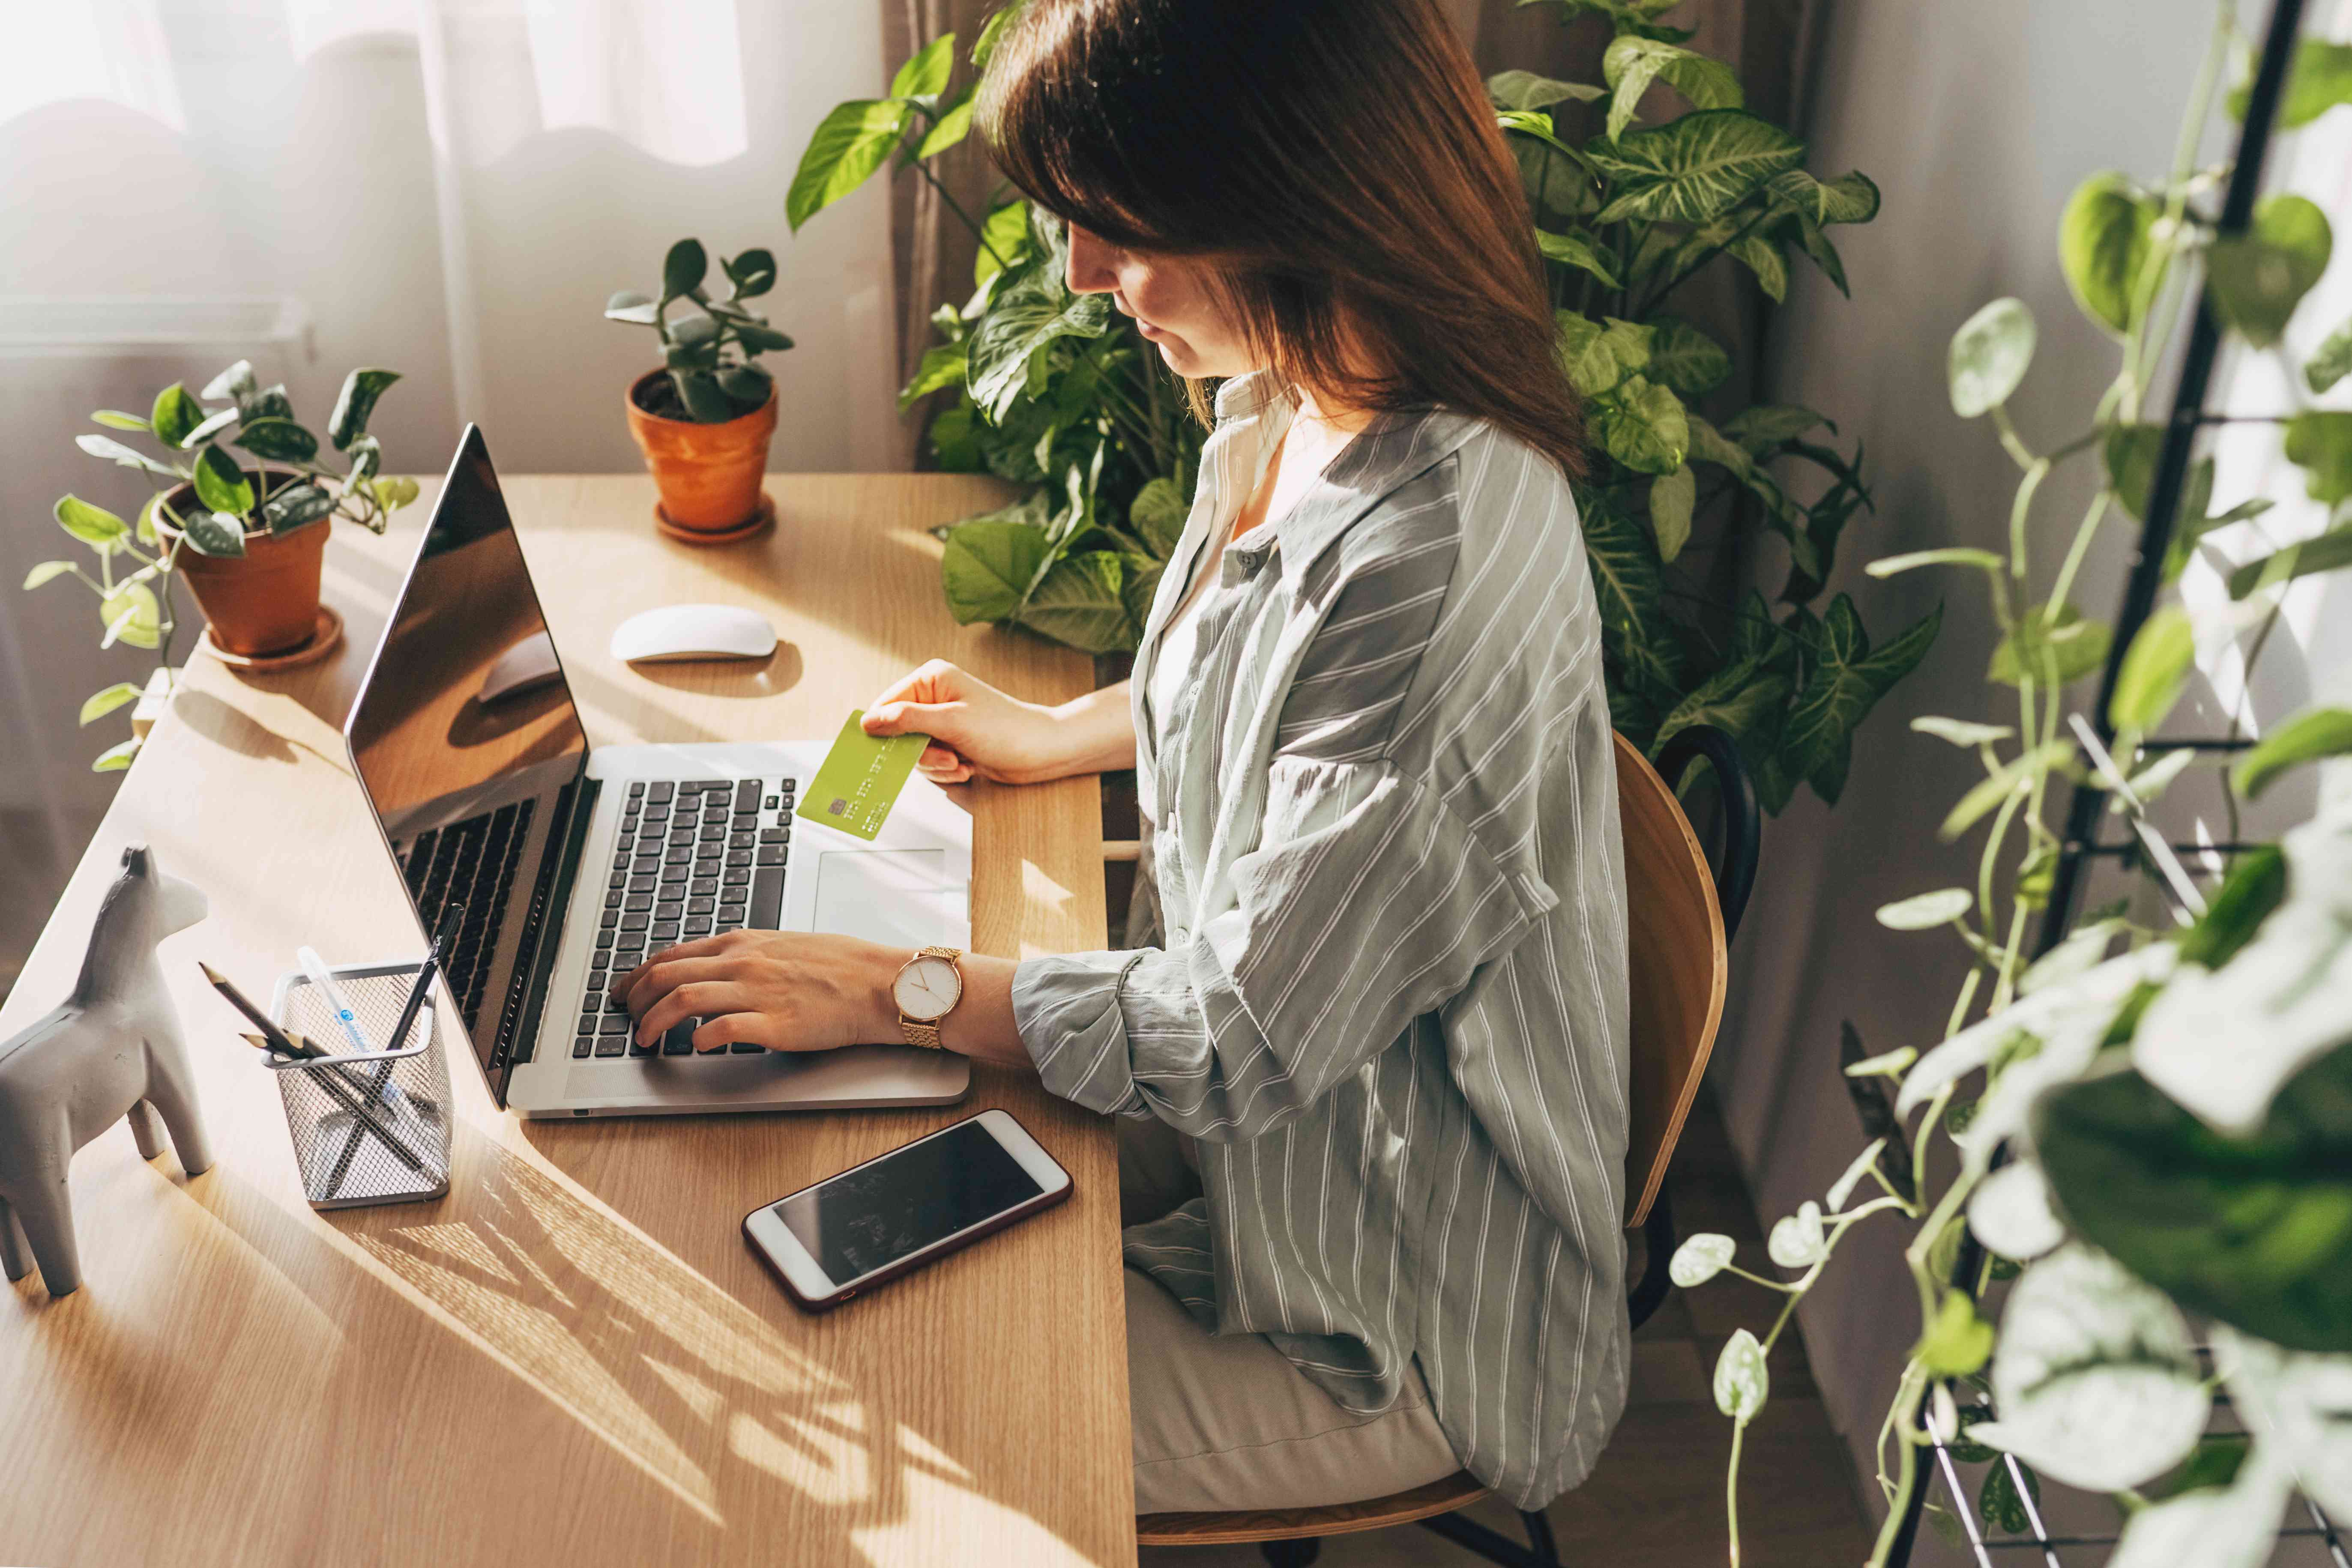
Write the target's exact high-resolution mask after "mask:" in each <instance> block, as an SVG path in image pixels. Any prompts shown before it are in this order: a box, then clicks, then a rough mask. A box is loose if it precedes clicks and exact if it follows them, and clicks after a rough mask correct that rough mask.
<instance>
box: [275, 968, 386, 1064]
mask: <svg viewBox="0 0 2352 1568" xmlns="http://www.w3.org/2000/svg"><path fill="white" fill-rule="evenodd" d="M294 961H295V962H296V963H298V964H299V965H301V966H302V973H303V976H304V977H306V978H308V979H309V980H310V983H311V984H312V985H314V986H316V987H318V988H319V996H320V999H321V1000H323V1001H325V1003H326V1004H327V1006H328V1007H329V1008H331V1009H333V1010H334V1014H335V1019H336V1021H337V1022H339V1023H341V1025H342V1026H343V1036H344V1038H345V1039H347V1040H350V1041H351V1042H352V1050H353V1051H359V1052H361V1053H362V1055H364V1054H367V1053H369V1052H372V1051H374V1050H375V1047H374V1046H373V1045H371V1044H369V1043H368V1037H367V1036H366V1035H365V1034H362V1032H361V1031H360V1020H359V1015H358V1014H357V1013H354V1012H352V1004H351V1003H350V1002H348V1001H346V1000H344V999H343V991H342V988H341V986H338V985H336V984H335V977H334V976H333V975H332V974H331V973H330V972H329V971H328V969H327V961H326V960H325V959H324V958H321V957H320V956H319V950H318V949H317V948H315V947H302V948H298V949H296V951H295V954H294Z"/></svg>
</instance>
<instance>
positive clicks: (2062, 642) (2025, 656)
mask: <svg viewBox="0 0 2352 1568" xmlns="http://www.w3.org/2000/svg"><path fill="white" fill-rule="evenodd" d="M2112 637H2113V633H2112V632H2109V631H2108V629H2107V626H2106V623H2105V622H2102V621H2085V620H2084V619H2083V613H2082V612H2081V611H2079V610H2076V609H2075V608H2074V606H2073V605H2071V604H2062V605H2060V606H2059V607H2058V611H2057V613H2056V614H2055V615H2054V616H2053V617H2052V618H2051V622H2050V624H2048V625H2044V624H2043V623H2042V606H2041V605H2039V604H2036V605H2034V606H2032V608H2030V609H2028V610H2027V611H2026V612H2025V613H2024V614H2022V615H2021V616H2019V617H2018V618H2017V625H2016V626H2015V628H2014V629H2012V630H2011V632H2010V633H2009V635H2008V636H2006V637H2004V638H2002V639H2001V640H2000V646H1999V647H1996V648H1995V649H1994V650H1993V651H1992V662H1991V663H1990V664H1989V665H1987V666H1986V668H1985V679H1986V680H1988V681H1990V682H1992V683H1993V684H1994V685H2003V686H2014V685H2022V684H2023V683H2024V682H2025V681H2027V680H2028V679H2031V680H2032V681H2035V682H2037V683H2041V682H2046V681H2047V680H2048V679H2049V674H2050V672H2049V667H2048V661H2049V660H2051V659H2055V660H2056V661H2057V667H2058V684H2059V685H2062V686H2063V685H2067V684H2069V683H2070V682H2074V681H2078V680H2081V679H2082V678H2083V677H2084V675H2087V674H2090V673H2091V672H2092V671H2094V670H2096V669H2100V668H2103V667H2104V666H2105V664H2106V662H2107V644H2108V643H2109V641H2110V640H2111V639H2112Z"/></svg>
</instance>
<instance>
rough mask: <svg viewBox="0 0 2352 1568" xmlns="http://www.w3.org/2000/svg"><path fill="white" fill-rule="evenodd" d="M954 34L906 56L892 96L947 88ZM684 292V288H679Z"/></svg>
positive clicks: (931, 94)
mask: <svg viewBox="0 0 2352 1568" xmlns="http://www.w3.org/2000/svg"><path fill="white" fill-rule="evenodd" d="M955 41H956V39H955V35H954V34H953V33H941V34H940V36H939V37H936V38H933V39H932V40H931V41H930V42H929V43H928V44H925V45H924V46H923V47H921V48H919V49H918V50H916V51H915V52H914V53H913V54H912V55H909V56H908V57H907V63H906V64H904V65H902V66H900V67H899V68H898V75H897V76H895V77H892V78H890V96H891V97H892V98H931V97H935V96H937V95H938V94H940V93H942V92H945V91H946V90H947V89H948V78H949V77H950V75H951V74H953V72H954V70H955ZM678 292H679V293H684V292H685V290H684V289H680V290H678Z"/></svg>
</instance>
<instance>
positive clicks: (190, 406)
mask: <svg viewBox="0 0 2352 1568" xmlns="http://www.w3.org/2000/svg"><path fill="white" fill-rule="evenodd" d="M204 418H205V411H204V409H203V407H202V406H201V405H199V404H198V403H197V402H196V400H195V399H194V398H192V397H190V396H189V395H188V389H187V388H185V387H184V386H182V385H181V384H180V383H179V382H173V383H172V384H171V385H170V386H167V387H165V388H164V389H163V391H162V392H157V393H156V394H155V407H154V409H153V410H152V412H151V413H149V414H148V416H147V427H148V428H149V429H150V430H152V431H153V432H154V433H155V439H156V440H158V441H160V442H162V443H163V444H164V445H166V446H178V445H179V444H181V443H182V442H184V440H186V439H187V434H188V432H190V431H192V430H194V429H195V427H196V426H197V425H199V424H201V423H204Z"/></svg>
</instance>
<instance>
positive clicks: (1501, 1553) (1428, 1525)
mask: <svg viewBox="0 0 2352 1568" xmlns="http://www.w3.org/2000/svg"><path fill="white" fill-rule="evenodd" d="M1519 1522H1520V1523H1521V1524H1523V1525H1525V1526H1526V1527H1527V1531H1528V1540H1529V1541H1530V1542H1533V1543H1534V1544H1533V1547H1532V1549H1530V1548H1529V1547H1526V1546H1522V1545H1520V1544H1519V1543H1518V1542H1516V1541H1514V1540H1512V1539H1511V1538H1510V1537H1509V1536H1507V1535H1502V1534H1498V1533H1496V1531H1491V1530H1489V1529H1487V1528H1486V1526H1485V1525H1483V1524H1480V1523H1479V1522H1478V1521H1476V1520H1474V1519H1470V1518H1466V1517H1465V1516H1464V1515H1462V1514H1459V1513H1441V1514H1439V1515H1437V1516H1436V1517H1435V1518H1433V1519H1424V1520H1423V1521H1421V1527H1422V1528H1423V1530H1426V1531H1432V1532H1433V1533H1435V1534H1438V1535H1442V1536H1444V1537H1445V1539H1446V1540H1448V1541H1451V1542H1454V1545H1456V1546H1460V1547H1463V1548H1465V1549H1466V1550H1468V1551H1471V1552H1476V1553H1477V1554H1478V1555H1479V1556H1481V1557H1484V1558H1485V1559H1486V1561H1487V1562H1489V1563H1501V1564H1502V1568H1559V1549H1558V1547H1557V1546H1556V1545H1555V1544H1554V1543H1553V1541H1552V1536H1551V1524H1550V1521H1548V1520H1546V1519H1545V1518H1544V1517H1543V1515H1541V1514H1539V1513H1522V1514H1520V1515H1519Z"/></svg>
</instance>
